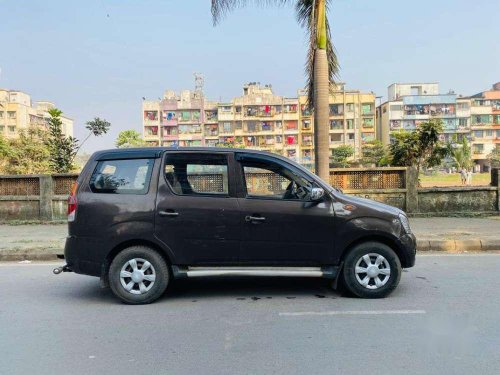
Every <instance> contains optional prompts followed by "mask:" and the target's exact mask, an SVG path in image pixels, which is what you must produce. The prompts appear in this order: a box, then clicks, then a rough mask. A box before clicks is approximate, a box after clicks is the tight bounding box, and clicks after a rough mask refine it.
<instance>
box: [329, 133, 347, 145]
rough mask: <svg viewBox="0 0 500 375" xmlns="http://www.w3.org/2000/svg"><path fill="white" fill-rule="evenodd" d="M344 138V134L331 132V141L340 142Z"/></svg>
mask: <svg viewBox="0 0 500 375" xmlns="http://www.w3.org/2000/svg"><path fill="white" fill-rule="evenodd" d="M343 138H344V135H343V134H330V143H340V142H342V140H343Z"/></svg>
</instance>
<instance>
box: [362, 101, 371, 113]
mask: <svg viewBox="0 0 500 375" xmlns="http://www.w3.org/2000/svg"><path fill="white" fill-rule="evenodd" d="M361 113H362V114H363V115H371V114H372V113H373V107H372V105H371V104H370V103H363V104H361Z"/></svg>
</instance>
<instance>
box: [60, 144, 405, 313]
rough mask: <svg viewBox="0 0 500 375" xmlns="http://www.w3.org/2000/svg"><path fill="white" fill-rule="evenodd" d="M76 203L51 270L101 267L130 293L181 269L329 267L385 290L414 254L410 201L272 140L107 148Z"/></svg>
mask: <svg viewBox="0 0 500 375" xmlns="http://www.w3.org/2000/svg"><path fill="white" fill-rule="evenodd" d="M68 203H69V204H68V222H69V236H68V238H67V240H66V248H65V259H66V262H67V265H65V266H64V267H60V268H58V269H56V270H54V271H55V272H56V273H58V272H60V271H62V270H64V271H74V272H77V273H81V274H86V275H92V276H99V277H101V279H102V281H103V282H104V283H105V284H109V285H110V286H111V289H112V291H113V292H114V294H115V295H116V296H118V297H119V298H120V299H121V300H123V301H125V302H127V303H132V304H140V303H149V302H153V301H154V300H156V299H157V298H158V297H160V296H161V295H162V294H163V293H164V291H165V289H166V288H167V286H168V284H169V282H170V281H171V280H172V278H181V277H207V276H226V275H227V276H306V277H324V278H331V279H333V280H334V283H333V284H334V285H337V283H338V284H339V285H341V286H342V287H343V288H344V289H345V290H346V291H347V292H349V293H351V294H354V295H356V296H359V297H367V298H379V297H384V296H386V295H388V294H389V293H390V292H391V291H392V290H394V288H396V286H397V285H398V283H399V279H400V277H401V268H402V267H403V268H404V267H412V266H413V265H414V263H415V237H414V235H413V234H412V233H411V230H410V226H409V224H408V219H407V217H406V216H405V214H404V212H402V211H401V210H399V209H397V208H394V207H391V206H387V205H385V204H381V203H377V202H374V201H370V200H366V199H362V198H356V197H352V196H346V195H344V194H342V193H341V192H340V191H339V190H337V189H335V188H332V187H331V186H330V185H328V184H327V183H325V182H324V181H322V180H321V179H320V178H318V177H317V176H316V175H314V174H312V173H311V172H309V171H308V170H307V169H305V168H303V167H302V166H300V165H298V164H296V163H294V162H292V161H290V160H289V159H286V158H284V157H281V156H277V155H274V154H270V153H265V152H259V151H251V150H236V149H223V148H141V149H126V150H109V151H100V152H97V153H95V154H94V155H93V156H92V157H91V159H90V160H89V162H88V163H87V165H86V166H85V168H84V169H83V171H82V173H81V174H80V176H79V178H78V181H77V183H76V184H75V187H74V189H73V192H72V194H71V196H70V197H69V202H68Z"/></svg>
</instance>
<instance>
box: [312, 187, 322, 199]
mask: <svg viewBox="0 0 500 375" xmlns="http://www.w3.org/2000/svg"><path fill="white" fill-rule="evenodd" d="M324 195H325V191H324V190H323V189H322V188H320V187H313V188H312V189H311V200H312V201H319V200H320V199H321V198H323V196H324Z"/></svg>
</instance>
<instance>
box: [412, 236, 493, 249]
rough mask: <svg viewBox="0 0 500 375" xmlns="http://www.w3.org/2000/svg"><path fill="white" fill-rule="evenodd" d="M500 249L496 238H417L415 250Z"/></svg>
mask: <svg viewBox="0 0 500 375" xmlns="http://www.w3.org/2000/svg"><path fill="white" fill-rule="evenodd" d="M496 250H500V239H498V240H496V239H495V240H417V251H444V252H461V251H496Z"/></svg>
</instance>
